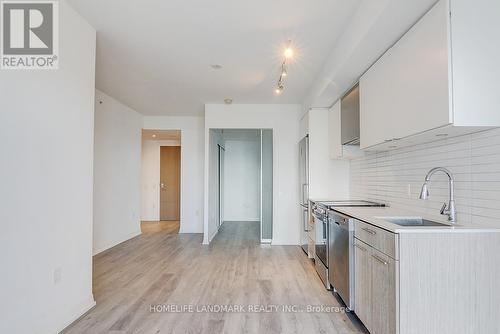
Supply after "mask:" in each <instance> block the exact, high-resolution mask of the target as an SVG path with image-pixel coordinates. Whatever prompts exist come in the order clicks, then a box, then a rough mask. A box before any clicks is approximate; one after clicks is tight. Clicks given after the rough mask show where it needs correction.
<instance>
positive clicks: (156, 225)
mask: <svg viewBox="0 0 500 334" xmlns="http://www.w3.org/2000/svg"><path fill="white" fill-rule="evenodd" d="M179 227H180V224H179V221H176V220H162V221H143V222H141V232H142V233H156V232H161V231H164V232H165V233H166V234H176V233H179Z"/></svg>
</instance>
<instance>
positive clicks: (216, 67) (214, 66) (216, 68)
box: [210, 64, 222, 70]
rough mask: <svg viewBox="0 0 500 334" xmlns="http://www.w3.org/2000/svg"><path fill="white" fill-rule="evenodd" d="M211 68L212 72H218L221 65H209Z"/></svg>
mask: <svg viewBox="0 0 500 334" xmlns="http://www.w3.org/2000/svg"><path fill="white" fill-rule="evenodd" d="M210 67H211V68H213V69H214V70H220V69H221V68H222V65H220V64H212V65H210Z"/></svg>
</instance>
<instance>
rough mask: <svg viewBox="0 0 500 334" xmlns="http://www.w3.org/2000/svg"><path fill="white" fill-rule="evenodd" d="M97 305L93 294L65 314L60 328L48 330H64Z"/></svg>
mask: <svg viewBox="0 0 500 334" xmlns="http://www.w3.org/2000/svg"><path fill="white" fill-rule="evenodd" d="M95 305H96V303H95V300H94V296H93V295H92V294H91V295H90V297H89V299H87V300H86V301H84V302H82V303H81V304H79V305H77V306H76V307H74V308H72V309H71V310H70V311H69V312H67V313H66V314H65V317H64V318H65V319H67V320H64V321H63V323H62V325H61V326H58V328H55V330H51V331H47V333H60V332H62V331H63V330H64V329H65V328H66V327H68V326H69V325H71V324H72V323H73V322H75V321H76V320H78V319H79V318H80V317H81V316H82V315H84V314H85V313H87V312H88V311H89V310H90V309H91V308H93V307H94V306H95Z"/></svg>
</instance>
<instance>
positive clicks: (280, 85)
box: [274, 82, 285, 95]
mask: <svg viewBox="0 0 500 334" xmlns="http://www.w3.org/2000/svg"><path fill="white" fill-rule="evenodd" d="M283 88H285V87H283V83H281V82H278V86H277V87H276V89H275V90H274V92H275V93H276V94H277V95H280V94H281V93H282V92H283Z"/></svg>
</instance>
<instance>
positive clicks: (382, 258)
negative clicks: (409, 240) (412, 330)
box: [354, 239, 398, 334]
mask: <svg viewBox="0 0 500 334" xmlns="http://www.w3.org/2000/svg"><path fill="white" fill-rule="evenodd" d="M354 248H355V250H354V257H355V283H354V285H355V305H354V308H355V312H356V315H357V316H358V318H359V319H360V320H361V321H362V322H363V324H364V325H365V326H366V328H367V329H368V330H369V331H370V333H371V334H396V333H398V331H397V325H396V319H397V316H398V307H397V300H396V293H397V285H396V276H397V266H398V261H396V260H394V259H392V258H391V257H389V256H387V255H386V254H384V253H382V252H380V251H378V250H376V249H375V248H373V247H371V246H369V245H368V244H366V243H364V242H362V241H360V240H358V239H355V242H354Z"/></svg>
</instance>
